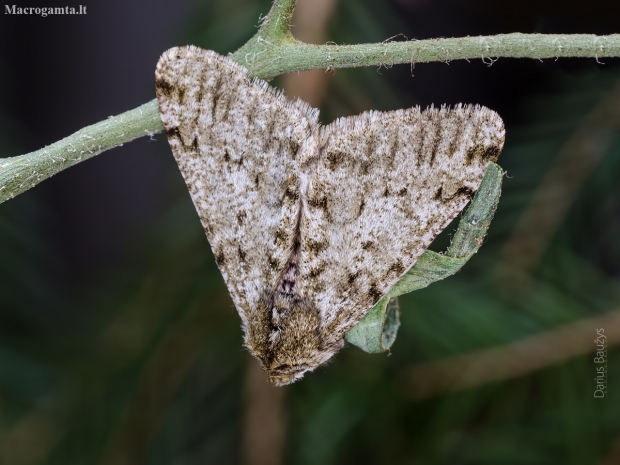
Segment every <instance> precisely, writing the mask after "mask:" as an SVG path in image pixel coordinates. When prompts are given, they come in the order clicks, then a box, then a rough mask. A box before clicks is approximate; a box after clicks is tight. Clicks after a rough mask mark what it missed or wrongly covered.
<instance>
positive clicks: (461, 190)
mask: <svg viewBox="0 0 620 465" xmlns="http://www.w3.org/2000/svg"><path fill="white" fill-rule="evenodd" d="M459 195H466V196H467V197H473V196H474V191H473V190H471V189H470V188H469V187H465V186H463V187H459V188H458V189H457V190H456V192H455V193H454V195H453V196H452V197H450V198H451V199H453V198H454V197H456V196H459Z"/></svg>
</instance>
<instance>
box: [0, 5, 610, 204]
mask: <svg viewBox="0 0 620 465" xmlns="http://www.w3.org/2000/svg"><path fill="white" fill-rule="evenodd" d="M295 4H296V0H276V1H275V2H274V4H273V6H272V8H271V10H270V12H269V13H268V14H267V16H266V17H265V18H264V19H263V21H262V24H261V27H260V29H259V31H258V32H257V34H256V35H255V36H254V37H253V38H252V39H250V40H249V41H248V42H247V43H246V44H245V45H244V46H243V47H241V48H240V49H239V50H237V51H236V52H235V53H233V54H232V55H231V57H232V58H233V59H234V60H236V61H237V62H239V63H241V64H242V65H243V66H245V67H246V68H247V69H248V72H249V74H250V75H251V76H254V77H258V78H262V79H266V80H269V79H272V78H274V77H275V76H277V75H279V74H282V73H291V72H296V71H302V70H308V69H321V68H354V67H361V66H386V67H390V66H392V65H395V64H398V63H409V64H411V66H413V65H414V64H415V63H426V62H432V61H441V62H449V61H452V60H463V59H464V60H469V59H481V60H483V61H485V62H486V63H487V64H489V65H491V64H492V63H493V61H494V60H495V59H497V58H500V57H507V58H508V57H509V58H537V59H542V58H559V57H584V58H585V57H589V58H595V59H597V60H598V59H599V58H606V57H620V34H614V35H610V36H595V35H584V34H579V35H542V34H518V33H515V34H502V35H497V36H486V37H461V38H456V39H431V40H417V41H405V42H387V41H386V42H382V43H380V44H357V45H310V44H305V43H302V42H299V41H297V40H295V39H294V38H293V36H292V35H291V33H290V29H289V23H290V19H291V16H292V14H293V10H294V8H295ZM162 130H163V126H162V123H161V120H160V117H159V108H158V105H157V101H156V100H152V101H150V102H148V103H146V104H144V105H142V106H140V107H138V108H136V109H135V110H131V111H128V112H126V113H123V114H121V115H118V116H115V117H111V118H109V119H108V120H106V121H103V122H100V123H97V124H94V125H92V126H88V127H85V128H84V129H81V130H80V131H78V132H76V133H75V134H72V135H71V136H69V137H66V138H65V139H62V140H61V141H59V142H56V143H54V144H52V145H50V146H48V147H45V148H43V149H41V150H37V151H36V152H32V153H29V154H26V155H20V156H17V157H12V158H4V159H0V203H2V202H4V201H6V200H8V199H11V198H13V197H15V196H16V195H18V194H21V193H22V192H24V191H26V190H28V189H30V188H32V187H34V186H35V185H37V184H38V183H39V182H41V181H43V180H44V179H47V178H49V177H51V176H53V175H54V174H56V173H59V172H60V171H62V170H64V169H66V168H68V167H70V166H73V165H75V164H76V163H79V162H80V161H83V160H86V159H88V158H91V157H93V156H95V155H97V154H99V153H101V152H104V151H106V150H109V149H111V148H114V147H117V146H119V145H121V144H123V143H125V142H129V141H131V140H133V139H135V138H137V137H141V136H145V135H152V134H155V133H157V132H160V131H162Z"/></svg>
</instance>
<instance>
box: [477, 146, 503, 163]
mask: <svg viewBox="0 0 620 465" xmlns="http://www.w3.org/2000/svg"><path fill="white" fill-rule="evenodd" d="M500 152H501V150H500V148H499V147H498V146H497V145H494V146H492V147H489V148H488V149H487V150H486V152H484V155H482V158H483V159H484V160H488V161H495V160H497V158H498V157H499V154H500Z"/></svg>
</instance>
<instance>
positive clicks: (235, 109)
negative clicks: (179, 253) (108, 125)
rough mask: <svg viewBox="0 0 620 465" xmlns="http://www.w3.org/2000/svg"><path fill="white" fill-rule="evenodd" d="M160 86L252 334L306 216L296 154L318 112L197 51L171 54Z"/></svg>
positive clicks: (198, 202) (206, 223)
mask: <svg viewBox="0 0 620 465" xmlns="http://www.w3.org/2000/svg"><path fill="white" fill-rule="evenodd" d="M155 79H156V93H157V99H158V102H159V107H160V113H161V117H162V121H163V123H164V127H165V130H166V133H167V136H168V140H169V143H170V146H171V148H172V152H173V154H174V157H175V159H176V161H177V164H178V165H179V168H180V170H181V173H182V174H183V178H184V179H185V182H186V184H187V187H188V189H189V192H190V195H191V198H192V200H193V202H194V205H195V207H196V210H197V211H198V214H199V216H200V221H201V222H202V225H203V227H204V229H205V232H206V235H207V238H208V240H209V243H210V245H211V248H212V250H213V253H214V256H215V259H216V262H217V264H218V266H219V268H220V270H221V272H222V275H223V277H224V280H225V282H226V285H227V287H228V289H229V291H230V294H231V297H232V299H233V302H234V304H235V306H236V308H237V310H238V311H239V313H240V316H241V319H242V322H243V325H244V327H246V326H247V321H248V318H249V316H250V315H249V312H250V311H251V309H253V308H255V307H256V305H257V301H258V300H259V299H260V295H261V293H262V292H263V290H264V288H265V287H268V288H273V287H275V285H276V282H277V280H278V277H279V273H280V271H281V270H282V268H283V267H284V264H285V262H286V260H287V259H288V255H289V252H290V249H291V247H292V244H293V241H294V234H295V227H296V221H297V217H298V211H299V208H300V202H299V201H298V197H299V183H300V179H299V178H300V177H299V175H298V173H300V171H301V168H300V167H299V166H298V165H299V161H298V157H297V153H298V152H299V150H300V148H301V146H302V145H303V144H304V143H306V144H308V143H309V142H308V141H310V142H311V141H312V140H313V137H312V134H314V133H317V131H318V111H317V110H314V109H312V108H311V107H310V106H309V105H307V104H306V103H304V102H302V101H300V100H296V101H292V100H288V99H286V98H285V97H284V96H283V95H282V94H281V93H279V92H278V91H276V90H274V89H273V88H271V87H269V86H268V85H267V83H265V82H263V81H259V80H252V79H250V78H249V77H248V76H247V72H246V70H245V69H244V68H243V67H241V66H239V65H238V64H236V63H235V62H234V61H233V60H231V59H229V58H226V57H223V56H221V55H218V54H217V53H215V52H211V51H208V50H203V49H200V48H197V47H193V46H187V47H177V48H173V49H170V50H168V51H166V52H165V53H164V54H163V55H162V57H161V58H160V60H159V62H158V64H157V68H156V73H155ZM240 277H243V279H240Z"/></svg>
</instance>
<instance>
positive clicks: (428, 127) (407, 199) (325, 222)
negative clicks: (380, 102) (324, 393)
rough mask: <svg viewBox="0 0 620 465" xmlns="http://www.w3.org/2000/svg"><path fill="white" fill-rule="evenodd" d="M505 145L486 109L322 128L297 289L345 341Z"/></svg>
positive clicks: (359, 119) (330, 335) (326, 329)
mask: <svg viewBox="0 0 620 465" xmlns="http://www.w3.org/2000/svg"><path fill="white" fill-rule="evenodd" d="M503 143H504V126H503V122H502V120H501V118H500V117H499V116H498V115H497V114H496V113H495V112H493V111H492V110H489V109H488V108H485V107H480V106H461V105H459V106H457V107H455V108H453V109H448V108H445V107H443V108H441V109H435V108H430V109H428V110H425V111H420V110H419V108H410V109H406V110H397V111H393V112H385V113H384V112H374V111H373V112H367V113H364V114H361V115H359V116H355V117H350V118H341V119H339V120H336V121H335V122H334V123H332V124H330V125H328V126H325V127H323V128H322V129H321V135H320V145H321V152H320V156H319V161H318V164H317V167H316V171H315V172H314V176H313V178H312V182H311V184H310V188H309V190H308V201H307V206H306V211H305V213H304V215H303V217H302V224H301V237H302V242H301V251H300V269H299V277H298V282H299V289H300V292H301V293H302V294H305V295H312V296H313V298H314V300H315V303H316V305H317V307H318V308H320V309H321V310H322V311H325V314H324V315H322V321H323V328H322V333H323V335H324V337H325V338H327V339H328V340H329V341H334V340H338V339H341V338H343V337H344V335H345V334H346V332H347V331H348V330H349V329H351V327H352V326H353V325H355V323H357V322H358V321H359V320H360V319H361V318H362V317H363V316H364V315H365V314H366V313H367V312H368V311H369V310H370V309H371V308H372V307H373V305H375V304H376V302H377V301H379V299H380V298H381V297H382V296H384V295H385V294H386V293H387V292H388V291H389V289H390V288H391V287H392V286H393V285H394V284H395V283H396V282H397V281H398V279H399V278H400V277H401V276H402V275H403V274H404V273H405V272H407V270H409V268H411V266H413V264H414V263H415V261H416V260H417V258H418V257H419V256H420V255H421V254H422V253H423V252H424V250H426V249H427V248H428V246H429V245H430V243H431V242H432V241H433V239H434V238H435V237H436V236H437V235H438V234H439V233H440V232H441V231H442V230H443V229H444V228H445V227H446V226H447V225H448V223H449V222H450V221H451V220H452V219H453V218H454V217H455V216H456V215H457V214H458V213H459V212H460V211H461V210H462V209H463V208H464V207H465V205H466V204H467V203H468V202H469V200H470V198H471V196H472V194H473V193H474V192H475V191H476V190H477V189H478V187H479V185H480V182H481V181H482V178H483V176H484V173H485V171H486V167H487V165H488V163H489V162H490V161H495V160H496V159H497V157H498V156H499V153H500V152H501V149H502V146H503Z"/></svg>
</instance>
